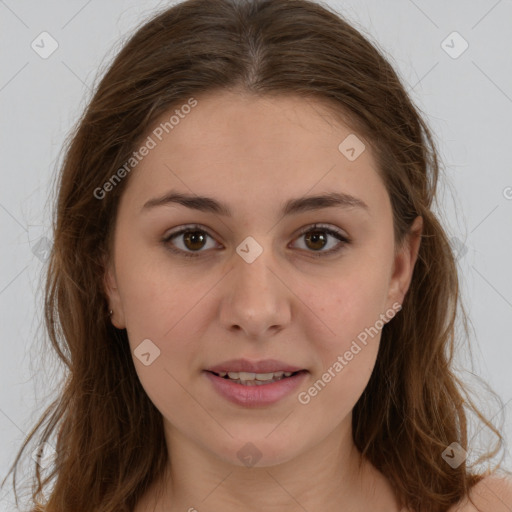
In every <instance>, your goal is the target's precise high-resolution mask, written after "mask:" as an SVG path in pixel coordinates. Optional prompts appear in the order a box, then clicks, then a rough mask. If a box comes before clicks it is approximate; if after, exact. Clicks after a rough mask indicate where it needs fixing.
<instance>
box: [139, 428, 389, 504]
mask: <svg viewBox="0 0 512 512" xmlns="http://www.w3.org/2000/svg"><path fill="white" fill-rule="evenodd" d="M350 419H351V418H349V419H348V420H350ZM166 441H167V446H168V449H169V452H170V454H171V456H170V457H169V459H170V461H169V465H168V467H167V470H166V472H165V474H164V475H163V477H162V479H161V481H160V482H159V483H157V484H155V485H154V487H153V488H152V489H151V490H150V492H149V493H148V495H147V496H145V498H146V499H145V500H144V502H145V503H147V504H148V505H147V508H145V507H143V506H142V504H141V506H139V507H138V508H137V509H136V512H146V511H153V510H154V511H155V512H175V511H182V512H183V511H189V512H194V511H197V512H201V511H203V510H212V511H217V510H222V511H223V512H235V511H236V512H239V511H240V509H243V510H247V511H252V510H254V511H258V512H259V511H261V510H265V511H268V512H274V511H275V512H278V511H279V512H296V511H297V510H325V511H330V510H332V511H334V510H336V511H339V510H340V509H341V508H340V507H341V505H342V506H343V508H342V510H344V511H351V510H360V509H361V507H363V508H364V507H370V508H369V509H372V510H374V511H376V512H377V511H380V510H382V511H384V510H386V511H394V510H397V511H398V506H397V503H396V500H395V497H394V495H393V493H392V490H391V488H390V485H389V483H388V482H387V480H386V479H385V478H384V477H383V475H381V474H380V473H379V472H378V471H377V470H376V469H375V468H374V467H373V466H372V465H371V464H370V463H369V462H368V461H367V460H365V459H363V458H362V457H361V454H360V453H359V451H358V450H357V448H356V447H355V445H354V443H353V439H352V430H351V422H350V421H346V422H344V423H343V424H341V425H340V428H339V429H336V430H335V431H333V432H332V433H331V434H330V435H329V436H328V437H327V438H324V439H322V440H321V441H320V442H319V443H318V444H316V445H314V446H310V447H309V448H307V449H304V450H302V451H301V453H300V454H299V455H297V456H296V457H294V458H292V459H289V460H286V461H280V462H279V463H277V464H274V465H266V466H265V467H258V465H256V466H253V467H245V466H243V465H242V466H241V465H234V464H233V463H232V462H230V461H228V460H224V459H222V458H219V457H218V456H217V455H216V454H213V453H212V452H210V451H208V449H207V447H201V446H198V445H197V444H196V443H194V442H193V440H191V439H189V438H187V437H186V436H184V435H183V434H182V433H181V432H179V431H177V430H175V429H173V428H172V427H171V426H170V425H168V424H166ZM150 496H151V499H152V500H153V501H151V504H150V505H149V501H148V500H147V498H149V497H150ZM153 507H154V508H153Z"/></svg>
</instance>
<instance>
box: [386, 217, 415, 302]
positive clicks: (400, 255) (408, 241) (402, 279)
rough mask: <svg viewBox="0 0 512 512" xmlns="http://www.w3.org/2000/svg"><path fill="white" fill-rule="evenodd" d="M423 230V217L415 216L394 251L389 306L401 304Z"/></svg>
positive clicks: (410, 278)
mask: <svg viewBox="0 0 512 512" xmlns="http://www.w3.org/2000/svg"><path fill="white" fill-rule="evenodd" d="M422 232H423V217H416V218H415V219H414V222H413V223H412V226H411V228H410V230H409V233H408V234H407V235H406V236H405V238H404V241H403V244H402V246H401V247H400V249H399V250H398V251H397V252H396V255H395V260H394V264H393V272H392V275H391V281H390V283H389V293H388V300H389V301H390V304H389V306H391V305H392V304H394V303H395V302H398V303H399V304H403V302H404V298H405V295H406V293H407V290H409V285H410V284H411V280H412V274H413V271H414V265H415V263H416V259H417V257H418V252H419V249H420V243H421V234H422Z"/></svg>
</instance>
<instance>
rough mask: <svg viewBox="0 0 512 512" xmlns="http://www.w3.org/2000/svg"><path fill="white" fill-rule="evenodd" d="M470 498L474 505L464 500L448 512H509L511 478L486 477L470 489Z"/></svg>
mask: <svg viewBox="0 0 512 512" xmlns="http://www.w3.org/2000/svg"><path fill="white" fill-rule="evenodd" d="M470 497H471V499H472V500H473V502H474V504H473V503H471V502H470V501H469V500H468V498H465V499H464V500H463V501H462V502H461V503H460V504H458V505H455V506H454V507H452V508H450V509H449V511H448V512H510V511H511V510H512V478H511V477H509V476H501V475H491V476H486V477H485V478H483V479H482V480H480V482H478V483H477V484H476V485H475V486H474V487H473V488H472V489H471V492H470ZM475 505H476V507H475Z"/></svg>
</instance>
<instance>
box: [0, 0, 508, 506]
mask: <svg viewBox="0 0 512 512" xmlns="http://www.w3.org/2000/svg"><path fill="white" fill-rule="evenodd" d="M222 89H231V90H240V91H243V92H245V93H249V94H253V95H256V96H265V95H273V96H278V95H298V96H301V97H303V98H305V99H311V100H317V101H322V102H323V103H324V104H326V105H328V106H329V107H330V108H332V111H333V113H335V114H336V115H338V116H339V118H340V119H342V120H344V121H345V122H346V123H348V124H349V126H351V127H352V129H353V130H355V131H356V132H357V133H358V134H360V135H361V137H362V138H364V140H366V141H367V142H368V143H369V144H371V146H372V149H373V150H374V151H375V155H376V158H377V163H378V165H379V171H380V173H381V175H382V178H383V180H384V183H385V185H386V188H387V190H388V192H389V196H390V199H391V204H392V209H393V219H394V231H395V241H396V246H397V247H398V246H400V244H401V243H402V242H403V240H404V237H405V235H406V234H407V233H408V230H409V228H410V227H411V223H412V221H413V220H414V219H415V218H416V217H417V216H418V215H420V216H422V217H423V236H422V241H421V246H420V250H419V256H418V260H417V263H416V266H415V269H414V273H413V277H412V283H411V285H410V288H409V291H408V293H407V295H406V297H405V301H404V303H403V309H402V311H401V312H400V314H399V315H397V316H396V318H394V319H393V321H392V322H389V323H388V324H386V325H385V327H384V328H383V331H382V338H381V344H380V349H379V354H378V357H377V362H376V366H375V368H374V371H373V374H372V376H371V378H370V381H369V383H368V386H367V387H366V389H365V391H364V393H363V395H362V396H361V398H360V400H359V401H358V402H357V404H356V406H355V408H354V410H353V436H354V442H355V444H356V446H357V447H358V449H359V450H360V452H361V453H362V454H363V455H364V456H365V457H366V458H367V459H368V460H369V461H370V462H371V463H372V464H373V465H374V466H375V467H376V468H378V469H379V470H380V471H381V472H382V473H383V474H384V475H385V476H386V477H387V478H388V479H389V481H390V482H391V484H392V485H393V487H394V489H395V491H396V494H397V496H398V497H399V499H400V500H401V502H402V504H403V505H404V506H408V507H410V508H412V509H414V510H416V511H418V512H421V511H429V512H430V511H433V512H441V511H445V510H446V509H447V508H448V507H449V506H451V505H453V504H455V503H456V502H458V501H459V500H460V499H462V498H463V497H464V496H466V495H467V494H468V491H469V489H470V488H471V487H472V486H473V485H474V484H475V483H476V482H477V481H478V480H480V479H481V478H482V475H481V474H479V473H478V472H476V471H472V470H471V467H470V466H469V464H467V463H462V464H461V465H459V466H458V467H456V468H452V467H451V466H450V465H448V464H447V463H446V462H445V461H444V460H442V457H441V454H442V452H443V450H445V449H446V447H447V446H448V445H450V444H451V443H452V442H458V443H459V444H460V445H461V446H462V447H463V448H465V449H466V450H468V449H469V442H468V411H470V412H471V413H472V414H474V415H475V417H476V418H477V420H478V421H479V422H481V425H482V427H486V428H489V429H490V431H491V432H492V433H493V434H494V435H495V436H496V439H497V442H496V444H494V445H493V448H489V450H488V451H487V452H486V453H484V455H483V456H482V458H481V459H480V461H491V459H492V458H494V456H495V455H496V453H498V451H499V449H500V447H501V446H502V437H501V435H500V433H499V431H498V430H497V429H496V427H494V426H493V425H492V424H491V422H490V421H488V420H487V419H486V418H485V416H484V415H483V414H481V413H480V412H479V411H478V409H477V408H476V406H475V405H474V403H473V402H472V401H471V399H470V398H469V396H468V394H467V392H466V389H465V387H464V386H463V385H462V383H461V382H460V381H459V380H458V378H457V377H456V375H455V374H454V370H453V368H452V359H453V354H454V348H455V343H456V329H455V324H456V318H461V319H462V327H463V338H464V339H466V338H469V331H468V326H467V317H466V313H465V311H464V307H463V306H462V304H461V301H460V297H459V283H458V276H457V266H456V260H455V257H454V253H453V251H452V248H451V247H450V244H449V240H448V238H447V235H446V233H445V231H444V230H443V227H442V226H441V224H440V222H439V220H438V217H436V215H435V214H434V213H433V210H432V207H433V200H434V199H435V196H436V187H437V182H438V178H439V173H440V164H439V162H438V157H437V150H436V148H435V143H434V140H433V137H432V135H431V132H430V131H429V128H428V126H427V124H426V122H425V121H424V120H423V119H422V116H421V115H420V113H419V110H418V109H417V107H415V106H414V105H413V103H412V102H411V100H410V98H409V97H408V95H407V93H406V91H405V89H404V86H403V85H402V84H401V82H400V79H399V78H398V76H397V74H396V73H395V71H394V70H393V68H392V67H391V65H390V63H389V62H388V60H387V59H386V58H385V57H384V56H383V53H382V51H381V50H378V49H377V48H376V47H375V46H374V45H373V44H371V43H370V42H369V41H368V40H367V39H366V38H365V37H364V36H363V35H362V34H361V33H359V32H358V31H357V30H356V29H355V28H353V27H352V26H351V25H350V24H348V23H347V22H346V21H344V20H343V19H342V18H341V17H340V16H339V14H337V13H336V12H335V11H333V10H331V9H330V8H329V7H328V6H322V5H321V4H319V3H313V2H310V1H307V0H261V1H237V0H188V1H185V2H182V3H180V4H178V5H176V6H173V7H171V8H169V9H167V10H165V11H164V12H162V13H160V14H158V15H156V16H155V17H154V18H153V19H151V20H150V21H149V22H148V23H145V24H144V25H143V26H142V27H141V28H140V29H139V30H138V31H137V32H136V33H135V34H134V35H133V37H132V38H131V39H130V40H129V41H128V42H127V44H126V45H125V46H124V47H123V49H122V50H121V51H120V53H119V54H118V55H117V57H116V58H115V60H114V61H113V63H112V64H111V66H110V67H109V69H108V71H107V72H106V74H105V75H104V77H103V78H102V80H101V81H100V83H99V84H98V86H97V88H96V91H95V93H94V96H93V98H92V100H91V101H90V103H89V105H88V107H87V109H86V111H85V113H84V115H83V116H82V118H81V120H80V122H79V123H78V126H77V128H76V130H75V132H74V134H73V136H72V137H71V138H70V141H69V143H68V144H67V147H66V148H65V149H66V152H65V158H64V161H63V164H62V167H61V173H60V176H59V183H58V199H57V205H56V212H55V218H54V225H53V240H54V243H53V248H52V251H51V255H50V258H49V263H48V270H47V280H46V295H45V322H46V328H47V330H48V334H49V339H50V340H51V346H52V347H53V349H54V350H55V351H56V353H57V355H58V357H59V358H60V360H61V361H62V363H64V365H65V367H66V368H65V370H66V380H65V382H64V383H63V386H62V392H61V393H60V394H59V396H58V398H57V399H56V400H55V401H54V402H53V403H52V404H51V405H50V406H49V407H48V408H47V409H46V411H45V413H44V415H43V416H42V417H41V419H40V420H39V422H38V423H37V425H36V426H35V427H34V429H33V430H32V431H31V432H30V434H29V435H28V436H27V439H26V440H25V442H24V443H23V446H22V447H21V449H20V451H19V453H18V455H17V457H16V460H15V462H14V464H13V468H14V474H13V482H14V483H13V486H14V489H15V494H16V483H15V480H16V466H17V465H18V461H19V459H20V457H21V455H22V453H23V451H24V450H25V448H26V446H27V444H28V443H29V441H31V440H32V439H33V438H34V437H35V435H36V433H37V432H38V431H39V430H40V429H43V427H44V430H43V432H42V433H41V434H40V435H39V442H38V445H41V444H42V443H44V442H46V441H48V440H49V439H50V436H52V435H55V437H56V442H55V450H56V454H55V459H54V465H53V469H52V471H51V472H49V474H48V475H46V477H45V478H44V479H41V474H40V466H39V465H38V464H37V463H36V464H34V468H35V476H36V477H37V482H36V478H34V480H33V481H34V485H33V487H32V495H31V499H32V500H33V508H32V511H33V512H38V511H42V510H45V511H46V512H68V511H73V512H91V511H92V510H94V511H95V512H119V511H131V510H133V507H134V506H135V504H136V503H137V502H138V500H139V499H140V498H141V496H142V495H143V494H144V492H145V491H146V489H147V487H148V486H149V485H150V484H151V483H152V482H154V481H155V480H156V479H158V478H159V477H160V476H161V475H162V472H163V471H164V468H165V466H166V463H167V457H168V455H167V451H166V446H165V441H164V431H163V423H162V416H161V414H160V412H159V411H158V410H157V409H156V408H155V406H154V405H153V404H152V402H151V401H150V399H149V398H148V396H147V395H146V393H145V391H144V389H143V388H142V386H141V384H140V382H139V380H138V377H137V374H136V372H135V367H134V364H133V360H132V356H131V353H130V349H129V344H128V339H127V335H126V331H125V330H118V329H116V328H115V327H113V326H112V324H111V322H110V319H109V316H108V312H107V310H108V306H107V299H106V294H105V291H104V286H103V275H104V270H105V266H104V263H105V258H106V257H107V256H108V255H109V254H110V252H109V251H110V250H111V234H112V228H113V226H114V223H115V220H116V212H117V207H118V203H119V199H120V197H121V194H122V193H123V190H124V187H125V186H126V184H127V182H128V180H129V175H127V176H126V177H124V179H123V180H120V182H119V183H116V186H114V187H111V190H109V192H108V193H107V194H105V195H104V197H102V198H101V199H99V198H98V193H97V192H96V193H95V191H97V190H98V187H101V186H102V185H103V184H104V183H106V182H108V181H109V179H111V177H112V176H113V175H114V174H115V173H116V172H117V171H118V169H119V168H120V167H121V166H122V165H123V164H124V163H125V162H126V161H127V160H129V158H130V157H131V156H132V153H133V151H134V149H136V147H137V146H136V144H137V143H138V142H139V141H140V140H141V138H142V137H144V136H145V135H147V131H148V129H149V128H150V126H151V124H152V123H153V122H154V120H155V119H156V118H158V117H159V116H160V115H162V114H163V113H164V112H168V111H170V109H171V108H174V107H175V106H177V105H181V104H185V103H187V101H188V100H189V99H190V98H198V99H199V101H200V98H201V95H202V94H203V93H206V92H208V93H211V92H215V91H216V90H222ZM132 172H137V171H136V168H135V169H134V170H133V171H132ZM458 315H460V317H459V316H458ZM13 468H11V470H10V471H9V474H10V473H11V472H12V471H13ZM4 482H5V480H4ZM50 485H51V491H48V492H46V493H45V492H44V491H45V489H49V487H50ZM45 494H46V498H45V499H43V498H44V496H45ZM43 501H46V503H45V504H43V503H42V502H43Z"/></svg>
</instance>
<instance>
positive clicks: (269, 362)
mask: <svg viewBox="0 0 512 512" xmlns="http://www.w3.org/2000/svg"><path fill="white" fill-rule="evenodd" d="M300 370H304V368H300V367H299V366H293V365H291V364H288V363H283V362H282V361H278V360H276V359H265V360H262V361H249V360H248V359H231V360H229V361H224V362H223V363H220V364H217V365H215V366H210V367H209V368H208V369H207V371H210V372H214V373H219V372H249V373H274V372H279V371H281V372H298V371H300Z"/></svg>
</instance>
